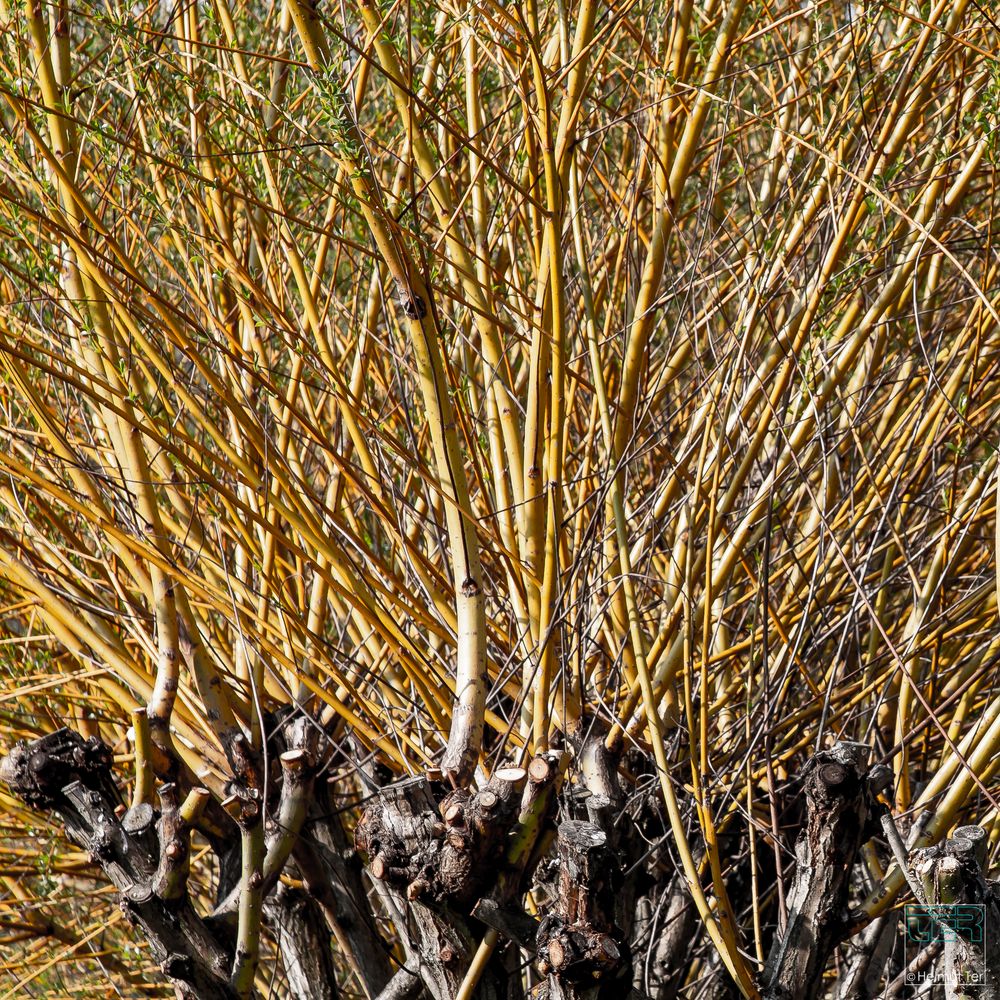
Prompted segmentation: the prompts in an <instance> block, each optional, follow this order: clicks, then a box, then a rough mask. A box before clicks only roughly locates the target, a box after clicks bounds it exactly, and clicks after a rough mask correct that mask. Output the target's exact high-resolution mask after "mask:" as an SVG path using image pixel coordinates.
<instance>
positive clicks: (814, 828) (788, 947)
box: [762, 742, 874, 1000]
mask: <svg viewBox="0 0 1000 1000" xmlns="http://www.w3.org/2000/svg"><path fill="white" fill-rule="evenodd" d="M868 754H869V748H868V747H867V746H866V745H865V744H861V743H850V742H840V743H837V744H836V745H835V746H834V747H832V748H831V749H829V750H821V751H820V752H819V753H817V754H816V755H815V757H813V758H812V760H810V761H809V762H808V764H807V765H806V767H805V769H804V771H803V789H802V794H803V795H804V796H805V800H806V822H805V826H804V828H803V829H802V831H801V832H800V834H799V837H798V839H797V841H796V844H795V857H796V868H795V877H794V881H793V883H792V890H791V892H790V893H789V896H788V924H787V926H786V928H785V932H784V934H783V935H782V936H781V937H780V938H779V939H776V940H775V942H774V944H773V946H772V948H771V952H770V955H769V956H768V960H767V964H766V966H765V968H764V973H763V976H762V993H763V995H764V997H765V998H767V1000H801V998H803V997H812V996H817V995H819V991H820V987H821V983H822V979H823V970H824V969H825V968H826V964H827V960H828V959H829V957H830V955H831V954H832V952H833V950H834V948H836V947H837V945H838V944H839V943H840V941H841V940H842V939H843V936H844V934H845V932H846V930H847V926H848V925H847V919H846V915H847V903H848V889H849V886H850V877H851V870H852V869H853V867H854V863H855V860H856V858H857V854H858V851H859V849H860V848H861V845H862V844H863V843H864V842H865V840H866V839H867V838H868V835H869V832H870V817H871V816H872V813H873V803H874V795H873V792H872V789H871V787H870V785H869V782H868V780H867V778H868Z"/></svg>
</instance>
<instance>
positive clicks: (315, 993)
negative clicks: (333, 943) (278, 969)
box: [265, 884, 340, 1000]
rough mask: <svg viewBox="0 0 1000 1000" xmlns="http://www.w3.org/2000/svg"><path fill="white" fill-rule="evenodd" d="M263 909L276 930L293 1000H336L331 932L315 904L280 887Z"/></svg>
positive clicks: (300, 893)
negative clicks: (294, 999)
mask: <svg viewBox="0 0 1000 1000" xmlns="http://www.w3.org/2000/svg"><path fill="white" fill-rule="evenodd" d="M265 909H266V912H267V915H268V917H269V919H270V922H271V924H272V926H273V927H274V929H275V937H276V938H277V941H278V950H279V953H280V954H281V964H282V965H283V967H284V970H285V975H286V977H287V979H288V988H289V991H290V992H291V994H292V996H293V997H295V998H296V1000H338V997H339V996H340V991H339V990H338V989H337V970H336V968H334V964H333V950H332V948H331V947H330V928H329V927H328V926H327V924H326V921H325V920H324V919H323V912H322V910H321V909H320V908H319V906H318V904H317V903H316V902H315V901H314V900H312V899H310V898H309V896H308V895H307V894H306V893H305V892H303V891H302V890H301V889H291V888H289V887H288V886H286V885H283V884H279V885H278V887H277V889H275V891H274V892H273V893H272V894H271V896H270V897H269V898H268V900H267V902H266V903H265Z"/></svg>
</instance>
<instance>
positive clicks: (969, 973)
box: [903, 903, 986, 986]
mask: <svg viewBox="0 0 1000 1000" xmlns="http://www.w3.org/2000/svg"><path fill="white" fill-rule="evenodd" d="M903 937H904V940H905V942H906V982H907V984H908V985H913V986H929V985H931V984H934V985H943V986H982V985H984V984H985V983H986V962H985V958H984V955H985V952H984V950H983V947H982V946H983V943H984V942H985V940H986V907H985V906H983V905H982V904H981V903H951V904H948V903H935V904H928V905H927V906H924V905H922V904H919V903H911V904H908V905H907V906H905V907H904V908H903ZM959 942H967V943H968V944H969V945H972V946H973V947H971V948H967V949H963V952H964V955H963V961H962V962H960V963H953V962H947V961H941V957H942V956H943V955H944V953H945V952H946V951H948V950H949V948H948V946H949V945H956V944H958V946H959V947H961V945H960V944H959ZM935 952H936V953H937V954H936V955H935ZM926 959H929V960H926Z"/></svg>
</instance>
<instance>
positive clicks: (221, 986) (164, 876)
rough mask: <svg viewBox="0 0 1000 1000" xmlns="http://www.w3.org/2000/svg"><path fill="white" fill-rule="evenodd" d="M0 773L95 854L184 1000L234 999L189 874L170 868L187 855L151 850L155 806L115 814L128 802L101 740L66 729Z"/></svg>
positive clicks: (23, 750) (0, 766)
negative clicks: (187, 883) (192, 897)
mask: <svg viewBox="0 0 1000 1000" xmlns="http://www.w3.org/2000/svg"><path fill="white" fill-rule="evenodd" d="M0 778H2V779H3V780H4V781H6V782H7V783H8V784H9V785H10V787H11V789H12V790H13V791H14V792H15V793H16V794H17V795H19V796H20V797H21V798H22V799H24V801H25V802H27V803H28V804H29V805H31V806H33V807H35V808H38V809H51V810H53V811H55V812H56V813H57V814H58V815H59V817H60V818H61V819H62V821H63V823H64V824H65V826H66V832H67V834H68V835H69V838H70V839H71V840H72V841H73V842H74V843H76V844H78V845H79V846H80V847H82V848H84V849H85V850H88V851H89V852H90V856H91V858H92V859H93V860H94V861H95V862H96V863H97V864H99V865H100V866H101V868H102V869H103V871H104V873H105V875H106V876H107V877H108V879H109V880H110V881H111V882H112V883H113V884H114V886H115V888H116V889H117V890H118V892H119V894H120V899H121V907H122V911H123V912H124V914H125V916H126V918H127V919H128V920H129V921H130V922H131V923H133V924H134V925H136V926H137V927H138V928H139V929H140V930H141V931H142V933H143V934H144V935H145V937H146V939H147V940H148V941H149V944H150V947H151V949H152V952H153V955H154V956H155V958H156V960H157V962H158V963H159V965H160V968H161V969H162V970H163V974H164V975H165V976H166V977H167V978H168V979H169V980H170V982H171V983H172V984H173V986H174V989H175V990H176V992H177V995H178V997H180V998H181V1000H226V998H230V997H232V998H235V996H236V994H235V992H234V991H233V990H232V988H231V987H230V985H229V972H230V967H231V956H230V954H229V952H228V950H227V949H226V947H225V946H224V945H223V944H222V943H221V942H220V941H219V940H217V939H216V937H215V936H214V935H213V934H212V932H211V931H210V930H209V928H208V927H207V925H206V924H205V922H204V921H203V920H202V919H201V917H199V916H198V914H197V913H196V912H195V911H194V908H193V907H192V906H191V903H190V901H189V899H188V897H187V893H186V891H183V892H178V891H177V886H178V884H181V885H182V884H183V879H182V874H183V873H182V872H174V873H173V875H170V874H169V872H167V869H169V867H170V865H172V864H173V863H174V862H175V861H180V860H181V859H180V858H170V857H169V856H168V853H169V852H168V851H167V850H163V851H162V857H159V856H157V854H155V853H151V852H150V850H149V845H150V844H151V843H154V842H155V839H156V835H155V832H154V831H153V812H152V810H151V809H150V810H148V811H147V810H142V811H141V812H142V815H138V816H137V815H129V814H126V817H125V820H124V822H120V821H119V820H118V818H117V816H116V815H115V810H116V808H119V807H120V806H121V805H122V803H121V800H120V797H119V795H118V791H117V788H116V787H115V784H114V781H113V780H112V778H111V753H110V751H109V750H108V748H107V747H106V746H104V744H103V743H101V742H100V741H99V740H97V739H95V738H93V737H92V738H91V739H89V740H84V739H83V737H81V736H80V735H79V734H77V733H75V732H72V731H71V730H68V729H60V730H59V731H58V732H55V733H51V734H50V735H48V736H43V737H41V738H40V739H37V740H34V741H33V742H32V743H19V744H17V745H16V746H14V748H13V749H12V750H11V752H10V754H9V755H8V756H7V757H6V758H4V760H3V761H2V762H0ZM170 830H171V833H170V836H169V837H168V839H167V841H166V843H165V844H163V845H162V847H164V848H168V847H169V846H170V845H171V844H176V837H177V836H178V835H179V831H178V830H177V826H176V822H173V821H172V823H171V827H170ZM182 855H183V860H186V853H185V852H182ZM157 890H159V892H160V893H165V895H158V894H157Z"/></svg>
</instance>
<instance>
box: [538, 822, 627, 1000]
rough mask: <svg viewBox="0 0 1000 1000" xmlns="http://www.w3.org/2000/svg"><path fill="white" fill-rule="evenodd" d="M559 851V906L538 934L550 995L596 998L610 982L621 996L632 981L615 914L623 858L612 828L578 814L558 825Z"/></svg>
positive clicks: (566, 999) (565, 999) (555, 999)
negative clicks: (611, 842)
mask: <svg viewBox="0 0 1000 1000" xmlns="http://www.w3.org/2000/svg"><path fill="white" fill-rule="evenodd" d="M558 852H559V878H558V882H557V896H556V900H555V906H554V907H553V910H554V912H550V913H548V914H546V916H545V917H544V918H543V919H542V922H541V926H540V927H539V929H538V940H537V947H538V956H539V970H540V971H542V972H544V973H547V974H548V977H549V991H548V996H549V998H550V1000H593V998H595V997H597V996H599V995H602V994H604V993H605V987H606V985H607V984H611V986H610V988H611V989H612V991H613V993H614V994H617V995H618V996H621V995H622V993H623V992H627V991H628V990H629V988H630V987H631V985H632V984H631V976H630V975H629V974H628V969H627V959H626V948H625V943H624V935H623V934H622V932H621V929H620V928H619V927H617V926H616V924H615V919H614V911H615V901H616V895H617V892H616V890H617V888H618V886H617V885H616V883H618V882H619V881H620V878H619V876H620V867H619V864H618V859H617V858H616V857H615V855H614V853H613V852H612V851H611V850H610V849H609V846H608V837H607V834H605V832H604V831H603V830H602V829H601V828H600V827H598V826H597V825H595V824H594V823H590V822H582V821H579V820H568V821H567V822H565V823H562V824H561V825H560V826H559V839H558ZM621 975H624V977H625V980H627V982H625V981H622V980H621Z"/></svg>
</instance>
